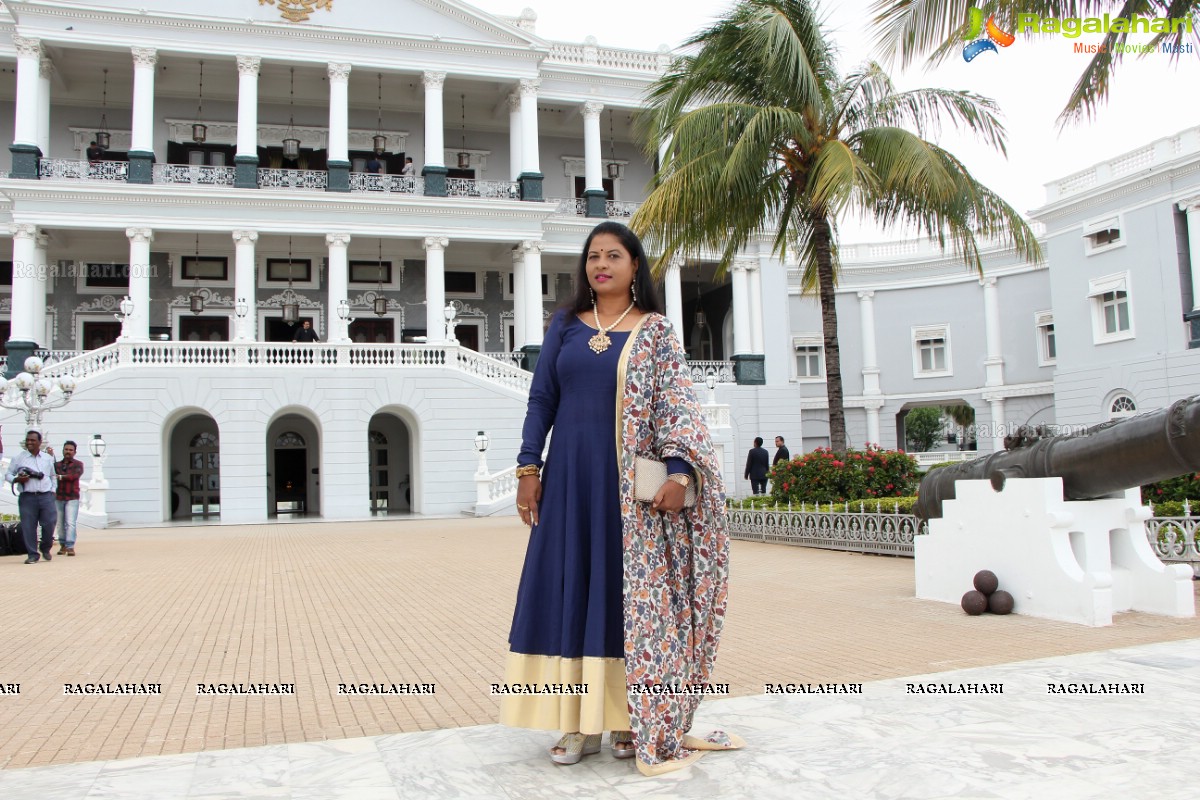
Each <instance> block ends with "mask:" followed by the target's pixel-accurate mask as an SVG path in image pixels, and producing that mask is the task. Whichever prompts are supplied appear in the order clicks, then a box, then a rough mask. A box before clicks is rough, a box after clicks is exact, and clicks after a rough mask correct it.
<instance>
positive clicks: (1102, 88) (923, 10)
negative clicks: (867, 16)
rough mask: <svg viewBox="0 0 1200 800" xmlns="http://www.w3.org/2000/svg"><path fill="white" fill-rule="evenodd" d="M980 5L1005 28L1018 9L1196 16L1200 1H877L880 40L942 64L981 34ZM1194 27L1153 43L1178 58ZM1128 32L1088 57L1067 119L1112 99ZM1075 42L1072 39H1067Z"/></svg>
mask: <svg viewBox="0 0 1200 800" xmlns="http://www.w3.org/2000/svg"><path fill="white" fill-rule="evenodd" d="M973 7H974V8H978V9H979V10H980V12H981V13H980V14H978V15H976V16H975V19H977V20H979V21H980V22H982V20H986V19H988V18H989V17H994V18H995V20H996V24H997V25H998V26H999V27H1000V29H1001V30H1003V31H1005V32H1008V33H1012V32H1013V31H1015V30H1017V26H1016V21H1017V15H1018V14H1037V15H1038V16H1040V17H1052V18H1055V19H1058V20H1062V19H1067V18H1072V17H1102V16H1104V15H1106V14H1107V15H1109V16H1111V17H1131V16H1144V17H1169V18H1172V19H1179V18H1182V17H1192V16H1194V15H1195V13H1196V12H1197V9H1198V8H1200V0H1120V1H1118V0H1057V1H1055V0H991V2H984V1H983V0H943V2H939V3H917V2H913V0H876V2H875V4H874V5H873V6H872V12H873V13H874V14H875V20H874V21H875V32H876V45H877V48H878V50H879V52H880V53H881V54H883V55H885V56H886V57H889V58H898V59H899V63H900V65H901V66H903V67H907V66H908V65H910V64H911V63H913V62H914V61H915V60H916V59H917V58H919V57H920V56H922V55H924V54H926V53H929V54H930V57H929V63H931V64H936V63H939V62H941V61H943V60H945V59H946V58H950V57H954V56H957V55H958V54H959V53H961V52H962V49H963V45H964V44H965V41H966V40H967V39H968V38H970V36H972V35H978V33H979V32H978V31H977V30H976V28H977V27H978V23H974V22H973V21H972V15H971V13H970V9H971V8H973ZM1020 36H1021V38H1026V37H1043V38H1044V37H1051V36H1061V34H1059V33H1042V32H1041V31H1037V32H1034V31H1028V30H1027V31H1022V32H1021V33H1020ZM1189 36H1190V32H1189V31H1186V30H1184V28H1183V26H1178V28H1177V30H1176V31H1175V32H1174V33H1170V32H1164V33H1159V34H1157V35H1156V36H1155V37H1154V38H1153V40H1152V41H1151V44H1152V45H1153V47H1154V49H1155V50H1158V49H1160V45H1162V44H1167V45H1170V46H1172V55H1171V59H1172V60H1178V59H1179V56H1180V54H1182V53H1183V52H1184V50H1183V45H1185V44H1187V41H1188V37H1189ZM1128 38H1129V34H1128V33H1124V32H1110V33H1107V34H1105V36H1104V40H1103V42H1102V43H1101V44H1102V45H1103V47H1101V48H1098V52H1097V53H1096V54H1095V55H1094V56H1092V59H1091V60H1090V61H1088V64H1087V66H1086V67H1085V68H1084V70H1083V74H1082V75H1080V76H1079V79H1078V81H1076V83H1075V88H1074V89H1072V90H1071V95H1070V97H1069V98H1068V99H1067V104H1066V106H1065V107H1064V108H1063V110H1062V113H1061V114H1060V115H1059V122H1060V123H1061V124H1064V125H1065V124H1068V123H1071V122H1080V121H1082V120H1085V119H1093V118H1095V116H1096V111H1097V108H1098V107H1099V106H1100V104H1101V103H1103V102H1104V101H1105V100H1106V99H1107V98H1108V88H1109V83H1110V82H1111V80H1112V78H1113V76H1114V75H1115V74H1116V71H1117V65H1118V64H1120V63H1121V59H1122V58H1123V57H1124V55H1125V54H1124V51H1123V48H1122V47H1121V45H1123V44H1125V43H1126V40H1127V39H1128ZM1064 41H1071V40H1064Z"/></svg>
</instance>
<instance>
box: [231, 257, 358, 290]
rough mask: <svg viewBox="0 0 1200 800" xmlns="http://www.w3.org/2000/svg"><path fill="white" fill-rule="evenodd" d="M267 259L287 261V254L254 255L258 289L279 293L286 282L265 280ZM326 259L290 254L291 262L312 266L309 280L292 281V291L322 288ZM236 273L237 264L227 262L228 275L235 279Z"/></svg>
mask: <svg viewBox="0 0 1200 800" xmlns="http://www.w3.org/2000/svg"><path fill="white" fill-rule="evenodd" d="M268 259H270V260H271V261H287V259H288V254H287V251H284V252H283V253H278V252H270V253H259V254H257V255H255V257H254V260H255V265H254V271H255V274H256V276H257V281H256V284H257V286H258V288H259V289H272V290H274V291H276V292H279V291H282V290H284V289H286V288H288V282H287V281H286V280H283V281H272V280H267V260H268ZM327 259H328V256H326V255H324V254H322V253H317V254H316V255H313V254H312V253H311V252H310V251H305V252H300V253H296V252H293V253H292V261H293V262H295V261H302V260H303V261H308V262H310V263H311V265H312V270H311V276H310V279H309V280H307V281H299V280H293V281H292V289H293V290H296V291H299V290H307V291H310V292H313V291H317V290H319V289H321V288H322V286H321V273H323V272H324V271H325V268H326V266H327V263H326V262H327ZM236 271H237V264H236V263H235V260H231V261H230V262H229V274H230V275H232V276H234V278H235V279H236V277H237V276H236V274H235V273H236ZM358 285H359V284H355V286H358Z"/></svg>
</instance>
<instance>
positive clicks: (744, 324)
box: [714, 261, 753, 356]
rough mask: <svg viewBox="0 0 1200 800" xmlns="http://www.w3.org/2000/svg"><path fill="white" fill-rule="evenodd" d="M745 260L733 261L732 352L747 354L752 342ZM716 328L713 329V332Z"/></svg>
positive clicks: (748, 279) (748, 282)
mask: <svg viewBox="0 0 1200 800" xmlns="http://www.w3.org/2000/svg"><path fill="white" fill-rule="evenodd" d="M746 267H747V262H745V261H734V262H733V268H732V273H733V275H732V283H733V354H734V355H735V356H742V355H749V354H750V353H751V352H753V351H752V349H751V348H752V347H753V342H752V340H751V335H750V278H749V276H748V275H747V274H746V273H747V269H746ZM715 332H716V330H715V329H714V333H715Z"/></svg>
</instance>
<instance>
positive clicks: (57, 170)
mask: <svg viewBox="0 0 1200 800" xmlns="http://www.w3.org/2000/svg"><path fill="white" fill-rule="evenodd" d="M128 176H129V162H127V161H77V160H75V159H67V158H43V159H42V160H41V161H39V162H38V177H40V178H41V179H42V180H50V181H55V180H59V181H125V180H127V178H128Z"/></svg>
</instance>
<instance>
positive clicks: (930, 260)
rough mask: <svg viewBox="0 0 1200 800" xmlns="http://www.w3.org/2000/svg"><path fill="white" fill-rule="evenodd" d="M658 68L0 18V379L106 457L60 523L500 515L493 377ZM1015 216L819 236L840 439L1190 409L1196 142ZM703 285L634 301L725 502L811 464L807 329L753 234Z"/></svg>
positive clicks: (619, 58)
mask: <svg viewBox="0 0 1200 800" xmlns="http://www.w3.org/2000/svg"><path fill="white" fill-rule="evenodd" d="M671 57H672V56H671V53H670V52H669V51H668V50H667V49H666V48H665V47H664V48H660V50H658V51H656V52H642V51H633V50H625V49H619V48H613V47H606V46H600V45H598V44H597V43H596V42H595V41H593V40H591V39H589V40H588V41H585V42H584V43H583V44H567V43H561V42H553V41H548V40H546V39H543V38H541V37H539V36H538V34H537V31H536V15H535V14H534V13H533V12H531V11H526V12H524V13H523V14H522V15H521V16H520V17H519V18H502V17H495V16H492V15H489V14H486V13H483V12H480V11H478V10H476V9H474V8H472V7H471V6H469V5H467V4H466V3H462V2H459V1H458V0H392V2H389V3H388V4H387V7H386V9H384V8H383V7H381V6H380V4H372V3H365V2H356V1H355V0H210V1H209V2H207V3H204V4H197V3H194V2H185V0H139V3H129V4H125V3H122V2H121V0H69V1H66V2H52V1H51V0H29V1H28V2H12V1H10V2H4V3H2V4H0V61H2V62H3V67H2V70H0V120H9V121H11V123H12V130H11V137H10V141H11V143H12V144H11V146H10V147H9V148H8V150H9V152H8V155H7V156H2V155H0V160H3V158H5V157H7V159H8V162H7V163H4V164H0V174H2V175H4V176H5V177H3V178H0V219H2V221H3V222H4V223H5V225H4V227H3V228H2V230H4V231H5V232H7V233H8V235H10V236H11V239H12V241H11V247H12V250H11V252H12V260H11V262H8V263H4V262H0V329H2V330H0V334H3V335H2V336H0V341H3V342H4V343H5V346H6V353H7V364H8V367H7V375H8V376H9V377H12V376H13V375H15V374H16V373H18V372H19V371H20V370H21V367H22V365H23V364H24V362H25V359H26V358H27V357H29V356H30V355H32V354H35V353H36V354H37V355H39V356H40V357H41V358H42V359H43V361H44V363H45V368H44V369H43V375H44V376H47V377H50V378H59V377H63V376H67V375H69V376H71V377H72V378H73V379H74V380H75V382H76V385H77V389H76V391H75V393H74V395H73V397H72V398H71V402H70V403H69V404H67V405H66V406H64V407H62V408H57V409H54V410H52V411H50V412H48V413H47V414H46V416H45V420H44V425H43V427H44V429H45V430H46V433H47V436H48V439H49V442H50V443H51V444H54V445H56V446H57V445H60V444H61V442H62V441H63V440H64V439H68V438H69V439H75V440H76V441H78V442H79V443H80V445H81V448H80V450H81V453H82V454H83V455H84V460H85V462H87V463H88V470H89V471H88V474H87V475H85V481H86V480H87V479H88V478H91V477H92V470H93V466H94V465H93V464H92V463H91V459H90V457H89V456H88V455H87V446H86V442H87V441H88V440H91V439H92V438H93V436H94V435H96V434H101V435H102V436H103V439H104V441H105V442H106V443H107V455H106V458H105V461H104V464H103V467H104V476H105V477H106V478H107V482H108V489H107V492H106V494H104V495H99V493H95V494H96V495H98V496H102V497H104V498H105V501H106V508H105V511H106V515H105V514H93V518H92V522H93V523H95V524H105V523H106V522H107V523H110V524H111V523H120V524H123V525H138V524H154V523H159V522H162V521H165V520H170V519H180V518H206V519H219V520H220V521H222V522H256V521H263V520H267V519H272V518H276V517H278V516H280V515H295V514H304V515H307V516H309V517H318V518H324V519H361V518H366V517H368V516H371V515H373V514H383V513H392V514H395V513H410V512H411V513H418V514H425V515H437V514H458V513H463V512H467V513H480V514H487V513H495V512H500V511H506V510H508V509H510V508H511V502H512V501H511V492H512V490H513V484H514V479H513V477H512V469H511V467H512V466H513V464H514V462H515V457H516V453H517V450H518V448H519V438H520V427H521V421H522V419H523V416H524V409H525V400H526V394H527V388H528V385H529V372H527V371H526V369H525V368H524V367H526V366H528V365H529V364H530V363H532V362H533V361H534V360H535V359H536V356H537V353H538V350H539V347H540V343H541V340H542V332H543V329H544V325H545V324H546V321H547V320H548V318H549V315H550V313H551V312H552V311H553V309H554V308H555V307H556V306H557V305H558V304H559V303H560V302H562V301H563V300H564V299H565V298H566V297H567V296H568V295H569V293H570V290H571V284H572V272H573V270H574V268H575V266H576V263H577V258H578V253H579V249H580V247H581V245H582V242H583V239H584V238H585V236H586V234H587V232H588V231H589V230H590V229H591V227H592V226H593V225H594V224H595V223H596V222H597V221H599V220H600V219H603V218H613V219H618V220H623V219H628V218H629V217H630V216H631V215H632V214H633V212H634V211H635V210H636V208H637V205H638V203H639V201H641V200H642V199H644V197H645V194H646V191H647V189H646V187H647V185H648V184H649V183H650V182H651V180H652V177H653V175H654V170H655V164H654V163H653V159H651V160H648V159H647V158H646V157H645V156H644V155H643V154H642V152H641V150H640V148H639V147H638V145H637V143H636V142H635V140H634V137H633V134H632V129H631V128H632V125H631V121H632V115H633V114H634V113H635V112H636V110H637V108H638V106H639V103H640V102H641V98H642V96H643V93H644V91H645V89H646V88H647V87H648V86H649V85H650V83H651V82H653V81H654V80H655V78H656V77H657V76H658V75H659V74H661V72H662V71H663V69H664V68H665V66H666V65H667V64H669V62H670V59H671ZM410 158H411V159H412V166H411V168H409V169H406V168H405V165H406V163H407V160H408V159H410ZM715 200H719V198H715ZM1033 218H1034V221H1035V224H1037V225H1038V226H1039V231H1040V232H1041V233H1040V235H1041V236H1042V241H1043V246H1044V249H1045V252H1046V256H1047V260H1046V262H1045V263H1042V264H1038V265H1031V264H1026V263H1023V262H1021V261H1020V260H1018V259H1017V258H1016V257H1015V256H1014V255H1013V254H1012V253H1011V252H1010V251H1008V250H1005V249H1004V248H1001V247H996V248H993V249H991V250H989V251H988V252H987V254H986V257H985V278H984V279H983V280H982V281H981V280H980V279H979V276H978V275H977V274H975V273H972V272H970V271H968V270H966V269H965V268H964V266H963V265H962V263H961V261H959V260H957V259H955V258H953V257H952V256H951V255H949V254H944V253H941V252H940V251H938V250H937V249H936V248H934V247H933V246H932V245H930V244H929V243H928V242H924V241H895V242H889V243H881V244H863V245H846V246H844V247H843V248H842V259H843V263H844V269H843V272H842V276H841V284H840V286H839V290H838V313H839V319H840V333H841V337H840V341H841V347H842V359H843V361H842V366H843V375H844V380H845V391H846V397H847V400H846V403H847V422H848V426H849V431H850V439H851V441H852V442H853V443H855V444H857V445H860V446H861V445H862V444H863V443H864V442H866V441H871V442H878V443H881V444H882V445H884V446H887V447H895V446H897V445H898V444H900V443H902V442H903V440H904V437H903V417H904V415H905V414H906V413H907V412H908V411H909V410H910V409H912V408H915V407H918V406H922V405H940V406H946V405H957V404H967V405H970V406H972V407H973V408H974V409H975V414H976V428H975V431H976V434H977V436H978V448H979V450H981V451H988V450H991V449H993V448H995V447H997V446H998V445H999V442H1000V440H1001V439H1002V438H1003V435H1004V432H1005V431H1006V430H1007V429H1008V428H1010V427H1011V426H1015V425H1019V424H1023V423H1026V422H1029V423H1043V422H1044V423H1058V424H1085V423H1095V422H1099V421H1102V420H1105V419H1108V418H1110V417H1112V416H1116V415H1121V414H1129V413H1134V412H1136V411H1142V410H1149V409H1154V408H1158V407H1161V406H1163V405H1166V404H1168V403H1169V402H1171V401H1173V400H1176V399H1178V398H1180V397H1184V396H1186V395H1188V394H1192V393H1194V392H1197V391H1200V355H1198V354H1200V350H1197V349H1195V348H1196V347H1197V346H1198V345H1200V309H1198V308H1197V307H1198V306H1200V128H1192V129H1189V130H1185V131H1182V132H1180V133H1179V134H1178V135H1175V136H1173V137H1170V138H1167V139H1163V140H1160V141H1156V142H1151V143H1148V144H1146V145H1145V146H1144V147H1140V148H1138V149H1137V150H1134V151H1132V152H1129V153H1127V154H1124V155H1121V156H1120V157H1118V158H1114V159H1113V160H1111V161H1108V162H1105V163H1101V164H1097V165H1095V166H1094V167H1093V168H1091V169H1089V170H1086V171H1085V172H1082V173H1079V174H1076V175H1072V176H1069V177H1067V178H1064V179H1062V180H1059V181H1055V182H1054V183H1052V184H1050V185H1049V186H1048V196H1047V202H1046V205H1045V206H1044V207H1042V208H1040V209H1038V210H1037V211H1035V212H1034V213H1033ZM714 276H715V269H714V264H713V263H712V262H705V261H699V262H695V263H693V262H690V261H689V262H687V263H680V264H676V265H673V266H672V267H671V268H670V269H669V270H668V271H667V272H666V274H665V285H664V293H665V298H666V301H667V307H668V314H669V315H670V316H671V317H672V319H673V321H674V322H675V325H676V327H677V328H678V329H679V330H680V331H681V334H682V336H683V339H684V342H685V345H686V347H687V349H688V352H689V356H690V357H691V359H692V364H693V375H694V376H695V378H696V380H697V383H698V385H699V391H700V394H701V396H702V398H704V399H705V400H706V401H707V404H708V405H707V408H708V412H709V421H710V424H711V425H712V428H713V432H714V435H715V437H716V439H717V441H718V443H719V445H720V446H721V447H722V449H723V452H724V459H725V464H726V469H727V473H728V475H727V477H728V479H729V485H730V491H731V494H744V493H746V491H747V489H748V486H747V485H746V482H744V481H742V480H741V474H742V470H741V460H742V458H744V454H745V450H746V449H747V448H748V447H749V446H750V445H751V440H752V439H753V437H754V436H763V437H764V438H766V439H767V440H768V441H770V439H771V438H773V437H774V436H776V435H782V436H784V437H786V439H787V442H788V445H789V446H790V447H791V450H792V452H793V453H800V452H803V451H805V450H809V449H811V448H813V447H815V446H818V445H822V444H826V443H827V441H828V425H827V414H826V403H825V384H824V373H825V369H824V363H823V358H822V342H821V336H820V317H819V313H818V308H817V304H816V301H815V300H814V299H813V298H810V297H802V296H801V295H800V291H799V280H798V275H797V274H796V271H795V270H794V268H792V265H788V264H783V263H780V262H779V260H778V259H777V258H775V257H773V256H771V255H770V254H769V251H768V249H767V247H766V246H765V245H764V246H763V247H762V249H761V251H760V250H758V249H755V250H754V251H752V252H746V253H744V254H743V257H742V258H740V259H738V260H737V262H736V263H735V264H734V266H733V269H732V270H730V273H729V275H728V276H724V277H721V278H719V279H715V278H714ZM305 321H308V322H311V324H312V326H313V328H314V329H315V330H316V332H317V334H318V336H319V341H317V342H312V343H293V338H294V336H295V333H296V330H297V329H298V328H299V327H300V326H302V325H303V323H304V322H305ZM710 378H711V380H709V379H710ZM706 383H711V384H715V385H714V386H711V387H706V386H705V384H706ZM57 393H58V390H57V389H55V390H54V391H53V392H52V397H53V396H57ZM19 399H20V393H19V392H18V391H17V390H16V388H14V387H11V386H10V388H9V389H8V394H7V400H8V401H9V403H10V404H11V403H12V402H14V401H18V400H19ZM4 414H5V416H3V417H2V418H0V420H2V421H3V426H4V431H3V433H4V435H5V437H4V438H5V439H6V444H7V445H8V449H9V450H10V451H11V450H13V449H15V448H16V447H17V446H19V439H20V429H21V427H22V426H23V425H24V422H25V418H24V416H23V414H22V412H21V411H19V410H13V411H5V412H4ZM479 431H485V432H486V434H487V439H488V447H487V451H486V453H484V454H482V456H481V455H480V453H478V452H477V450H476V437H477V433H478V432H479ZM944 457H947V454H941V455H939V456H937V457H934V460H940V459H941V458H944ZM89 502H90V503H91V506H90V508H91V509H92V511H94V512H99V511H100V506H98V505H97V503H96V502H95V497H93V498H92V499H91V500H90V501H89ZM87 518H88V517H87V516H86V515H85V517H84V519H87Z"/></svg>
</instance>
